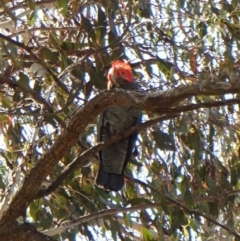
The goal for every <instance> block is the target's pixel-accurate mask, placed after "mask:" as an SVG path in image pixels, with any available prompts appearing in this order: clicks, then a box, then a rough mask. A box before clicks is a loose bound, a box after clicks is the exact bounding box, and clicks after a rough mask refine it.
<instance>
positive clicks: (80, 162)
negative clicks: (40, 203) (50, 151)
mask: <svg viewBox="0 0 240 241" xmlns="http://www.w3.org/2000/svg"><path fill="white" fill-rule="evenodd" d="M176 116H177V115H175V114H169V115H164V116H160V117H157V118H155V119H152V120H149V121H146V122H144V123H141V124H139V125H136V126H134V127H132V128H131V129H128V130H125V131H121V132H119V133H117V134H116V135H115V136H113V137H112V138H111V139H110V140H108V141H106V142H104V143H98V144H97V145H96V146H94V147H92V148H89V149H88V150H86V151H84V152H83V153H81V154H79V155H78V156H77V157H76V158H75V159H74V160H73V161H72V162H71V163H70V164H69V165H68V166H67V167H66V168H65V169H64V171H63V172H62V173H61V175H59V176H58V177H57V179H56V180H55V181H54V182H53V183H52V184H51V185H50V186H49V187H48V188H47V189H45V190H39V192H38V193H37V196H36V198H42V197H44V196H47V195H49V194H50V193H52V192H53V191H54V190H56V189H57V188H58V187H59V186H60V185H61V184H62V182H63V181H64V180H65V178H66V177H68V176H69V175H70V174H71V173H72V172H74V171H76V170H77V169H79V168H81V167H83V166H84V165H86V163H85V161H86V160H87V159H88V158H89V157H91V156H93V155H94V154H95V153H97V152H99V151H101V150H102V149H104V148H106V147H108V146H110V145H112V144H113V143H115V142H117V141H119V140H121V139H124V138H126V137H128V136H130V135H132V134H134V133H136V132H139V131H141V130H143V129H146V128H147V127H150V126H152V125H154V124H156V123H159V122H161V121H164V120H169V119H173V118H175V117H176Z"/></svg>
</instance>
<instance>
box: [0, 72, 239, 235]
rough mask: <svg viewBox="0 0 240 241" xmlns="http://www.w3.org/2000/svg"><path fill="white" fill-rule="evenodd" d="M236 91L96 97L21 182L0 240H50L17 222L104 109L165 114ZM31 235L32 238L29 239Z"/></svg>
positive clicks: (194, 87)
mask: <svg viewBox="0 0 240 241" xmlns="http://www.w3.org/2000/svg"><path fill="white" fill-rule="evenodd" d="M0 77H1V76H0ZM0 82H1V80H0ZM239 91H240V83H239V82H234V83H230V82H229V83H223V82H210V83H204V84H198V83H195V84H191V85H189V86H186V85H182V86H179V87H178V88H175V89H170V90H168V91H165V92H154V93H147V92H146V93H142V92H134V91H122V90H112V91H104V92H103V93H101V94H99V95H98V96H96V97H95V98H93V99H92V100H91V101H89V102H88V103H87V104H86V105H85V106H84V107H82V108H80V109H78V110H77V111H76V112H75V113H74V115H73V116H72V117H71V118H70V120H69V121H68V123H67V125H66V128H65V129H64V130H63V131H62V133H61V134H60V135H59V137H58V138H57V139H56V141H55V143H54V144H53V145H52V147H51V148H50V149H49V150H48V151H47V152H46V153H45V155H44V156H43V157H42V158H41V159H40V160H39V161H38V162H37V164H36V165H35V167H34V168H32V170H31V171H30V173H29V175H27V176H26V178H25V179H24V180H23V182H22V185H21V187H20V188H19V190H18V191H17V192H16V194H15V196H14V197H13V199H12V201H11V203H9V206H8V208H7V210H6V211H5V212H4V213H3V215H2V216H1V217H0V240H51V239H47V237H45V236H44V237H43V236H41V233H39V232H37V231H36V230H35V229H34V227H33V226H31V225H29V224H26V223H25V224H22V225H19V226H18V225H16V220H17V218H18V217H19V216H21V215H22V213H24V211H25V210H26V208H27V207H28V205H29V204H30V203H31V201H32V200H34V199H35V198H36V196H37V193H38V191H39V188H40V185H41V183H42V182H43V181H44V180H45V178H46V177H47V176H48V175H49V174H51V173H52V171H53V169H54V166H55V165H56V164H57V163H58V161H59V160H60V159H61V158H62V157H63V156H64V155H65V154H66V153H67V151H69V149H70V148H71V147H72V146H73V145H74V143H75V142H76V141H77V139H78V137H79V135H80V134H81V133H82V132H83V131H84V130H85V128H86V126H87V125H88V123H90V122H91V121H92V120H93V119H94V118H96V117H97V115H98V114H100V113H101V112H102V111H103V110H104V109H106V108H107V107H109V106H113V105H122V106H126V107H130V106H131V107H138V108H140V109H142V110H146V111H151V112H154V113H161V114H164V113H168V112H169V108H170V107H173V106H179V105H181V102H182V101H183V100H185V99H186V98H189V97H191V96H198V95H208V96H209V95H222V94H227V93H239ZM209 107H210V106H209ZM6 230H8V231H6ZM16 234H17V235H16ZM31 235H35V236H32V237H31ZM16 237H17V239H16ZM41 237H42V239H41ZM45 238H46V239H45Z"/></svg>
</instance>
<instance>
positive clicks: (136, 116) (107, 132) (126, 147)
mask: <svg viewBox="0 0 240 241" xmlns="http://www.w3.org/2000/svg"><path fill="white" fill-rule="evenodd" d="M119 87H120V88H124V89H129V90H130V89H132V90H133V89H134V90H136V89H138V88H139V85H138V84H136V83H125V82H123V83H122V84H121V85H120V86H119ZM140 121H141V110H139V109H137V108H134V107H131V108H127V107H122V106H113V107H110V108H108V109H106V110H105V111H104V112H103V113H102V114H101V115H100V117H99V120H98V141H107V140H109V139H110V138H111V137H112V136H114V135H115V134H117V133H118V132H121V131H124V130H128V129H130V128H131V127H133V126H135V125H136V124H138V123H140ZM136 137H137V134H133V135H131V136H129V137H127V138H125V139H122V140H120V141H118V142H116V143H113V144H112V145H110V146H109V147H107V148H106V149H103V150H102V151H100V152H99V159H100V166H99V171H98V175H97V178H96V184H97V185H99V186H102V187H103V188H104V189H105V190H108V191H119V190H121V189H122V187H123V186H124V170H125V168H126V166H127V164H128V162H129V160H130V158H131V154H132V152H133V148H134V144H135V141H136Z"/></svg>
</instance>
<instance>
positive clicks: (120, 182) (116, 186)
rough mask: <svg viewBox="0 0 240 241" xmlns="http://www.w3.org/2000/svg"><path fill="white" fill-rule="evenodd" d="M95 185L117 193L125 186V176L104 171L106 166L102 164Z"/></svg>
mask: <svg viewBox="0 0 240 241" xmlns="http://www.w3.org/2000/svg"><path fill="white" fill-rule="evenodd" d="M95 183H96V184H97V185H98V186H101V187H103V188H104V189H105V190H106V191H116V192H117V191H119V190H121V189H122V188H123V186H124V174H123V173H121V174H117V173H108V172H106V171H104V166H103V165H102V164H101V163H100V167H99V170H98V174H97V177H96V180H95Z"/></svg>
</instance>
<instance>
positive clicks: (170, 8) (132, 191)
mask: <svg viewBox="0 0 240 241" xmlns="http://www.w3.org/2000/svg"><path fill="white" fill-rule="evenodd" d="M129 4H131V7H130V6H129ZM0 8H1V10H0V14H1V21H0V26H1V29H2V32H1V33H3V35H4V36H5V37H1V38H0V44H1V49H0V65H1V76H0V81H1V85H0V90H1V91H0V102H1V110H0V143H1V147H0V195H1V196H0V198H1V199H0V201H2V200H3V199H4V197H5V196H6V193H8V192H9V190H11V187H12V186H11V185H12V183H14V181H15V180H16V179H17V178H16V175H15V173H16V170H21V175H20V177H18V179H17V181H19V182H21V181H22V180H24V178H25V177H28V174H29V173H30V172H31V169H32V168H34V166H36V164H37V163H38V161H39V159H40V158H41V157H42V156H44V154H45V153H46V152H47V151H49V150H50V149H51V146H52V145H53V144H54V143H55V142H56V140H57V139H58V138H59V134H60V133H61V132H62V130H64V129H66V123H67V121H68V120H69V119H71V117H72V114H73V113H74V112H75V111H76V109H78V108H79V107H81V106H84V105H85V104H86V103H87V102H88V101H89V100H90V99H91V98H92V97H93V96H95V95H97V94H98V93H100V92H101V91H102V90H104V89H105V88H106V71H107V70H108V68H109V65H110V63H111V62H112V61H114V60H116V59H119V58H120V59H125V60H127V61H129V63H130V64H131V65H132V67H133V73H134V76H135V77H136V79H137V78H138V79H137V80H138V81H139V82H140V83H141V84H142V86H143V88H144V91H145V93H149V92H151V91H168V90H170V89H174V88H175V87H177V86H179V85H185V86H184V87H186V88H189V91H191V88H190V87H191V85H192V84H195V83H201V84H202V87H203V89H204V83H205V82H212V83H215V82H217V81H219V82H227V83H231V81H232V82H234V81H236V78H235V77H237V80H238V79H239V67H240V64H239V63H240V60H239V56H238V49H239V43H240V42H239V40H240V27H239V26H240V25H239V23H240V19H239V17H240V16H239V2H238V1H237V0H235V1H231V3H228V2H227V1H220V2H219V3H215V2H214V3H213V1H190V0H175V1H159V0H155V1H142V0H135V1H132V3H131V1H117V0H112V1H107V0H100V1H77V0H73V1H67V0H56V1H55V3H52V2H51V1H49V3H44V4H43V1H33V0H27V1H26V2H25V3H24V4H19V1H7V0H6V1H4V3H0ZM21 9H23V10H24V11H23V12H21V14H20V15H19V10H21ZM25 12H26V15H25ZM20 23H21V24H20ZM128 23H130V24H129V25H128ZM34 64H37V65H34ZM60 74H61V77H59V75H60ZM4 78H6V79H7V81H5V79H4ZM165 97H166V99H167V98H168V92H166V95H165ZM183 97H184V96H183ZM229 99H237V101H238V103H239V95H237V94H228V95H221V94H219V95H212V96H204V95H201V96H192V97H191V98H189V99H184V101H182V100H177V101H176V100H174V101H173V104H172V107H173V108H175V109H177V108H178V107H182V111H181V112H180V113H179V112H177V113H176V114H178V116H177V117H176V118H172V119H171V120H167V121H164V122H162V123H158V124H156V125H153V126H152V127H149V128H147V129H143V130H141V132H140V134H139V138H138V141H137V147H136V150H135V151H134V154H135V155H134V156H133V160H132V161H131V165H129V166H128V170H127V171H126V173H127V176H128V177H126V180H125V183H126V185H125V187H124V189H123V190H122V191H120V192H118V193H106V192H105V191H104V190H102V189H100V188H99V187H96V185H95V184H94V179H95V176H96V172H97V168H98V161H97V154H96V153H94V155H92V156H91V157H89V159H88V160H87V161H86V162H84V163H81V168H79V169H78V170H76V171H75V172H72V173H70V174H69V175H68V176H67V177H65V178H64V180H63V182H61V183H60V185H59V186H58V187H57V188H56V189H54V190H53V191H52V192H51V193H50V194H49V195H47V196H44V197H41V198H36V199H35V200H34V201H32V202H31V203H30V204H29V207H28V209H27V210H26V216H27V217H26V220H27V221H29V222H32V223H33V224H34V226H36V227H37V229H38V230H40V231H46V230H49V229H53V228H56V227H59V226H61V225H62V223H64V222H65V221H69V222H72V221H73V220H76V219H79V218H84V217H85V216H87V215H92V218H90V219H89V220H87V221H84V222H82V223H80V224H79V225H76V226H74V227H73V228H70V229H68V230H67V231H63V232H61V233H60V234H58V235H56V236H55V238H56V239H58V240H76V237H79V236H80V239H86V240H110V239H112V240H138V239H140V240H145V241H153V240H168V238H171V240H195V239H196V240H197V238H198V239H199V240H207V239H208V240H214V239H215V240H220V238H222V239H224V240H225V239H226V240H234V239H235V240H239V238H238V237H237V236H236V237H234V235H233V234H232V233H231V232H227V231H226V229H224V228H223V227H220V226H219V224H217V223H216V222H215V223H214V222H212V221H211V220H215V221H217V222H219V223H221V224H222V225H223V226H225V227H227V228H228V229H230V230H232V231H235V232H236V233H240V228H239V227H240V225H239V218H238V217H239V215H240V213H239V197H238V193H239V190H240V189H239V188H240V181H239V180H240V179H239V177H240V149H239V142H240V134H239V133H240V127H239V104H236V103H237V101H235V102H234V104H230V105H226V103H224V102H226V101H227V100H229ZM164 100H165V99H164ZM217 101H222V102H223V104H222V105H221V106H216V105H214V104H212V106H209V105H208V106H207V107H206V105H207V104H209V103H216V102H217ZM203 104H205V106H204V105H203ZM193 105H199V107H198V108H192V107H193ZM201 105H202V106H201ZM184 107H185V109H184ZM187 107H188V108H187ZM159 109H161V111H165V112H164V113H167V114H169V113H172V112H173V110H172V109H171V108H166V109H164V106H162V103H159ZM158 114H162V112H161V113H158ZM158 114H155V113H148V112H147V111H146V112H145V113H144V120H148V119H152V118H155V117H156V116H157V115H158ZM95 123H96V120H91V121H90V122H89V124H95ZM68 128H69V130H70V131H71V128H70V127H68ZM96 139H97V138H96V130H95V128H94V127H90V128H88V129H86V131H85V133H82V135H81V136H80V137H79V140H78V142H77V143H75V145H74V146H73V147H72V148H71V150H70V151H69V152H68V153H67V154H66V155H65V156H64V157H63V158H62V159H61V160H58V165H57V166H55V169H54V172H53V173H52V174H51V175H49V176H48V177H47V178H46V180H45V181H44V183H42V189H45V188H47V187H49V185H51V183H52V182H54V181H55V180H56V179H57V178H58V177H59V176H60V175H61V173H63V171H64V170H66V168H68V165H69V164H70V163H71V162H72V161H73V160H74V158H75V157H77V156H78V155H79V154H80V153H83V152H84V151H85V150H86V149H88V148H91V147H93V146H95V145H96ZM62 141H64V140H62ZM46 168H47V167H46ZM14 188H15V189H14V190H16V189H18V188H21V185H17V187H14ZM172 200H175V201H176V202H173V201H172ZM123 210H124V211H123ZM126 210H127V211H126ZM101 211H103V212H101ZM105 211H106V212H109V213H108V214H107V215H105V213H104V212H105ZM110 211H113V212H112V213H111V212H110ZM201 214H202V215H205V216H204V217H203V216H201ZM94 215H95V216H94ZM206 216H207V217H208V218H206Z"/></svg>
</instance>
